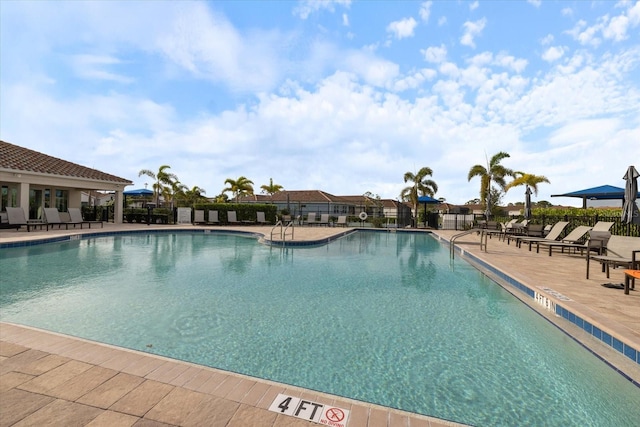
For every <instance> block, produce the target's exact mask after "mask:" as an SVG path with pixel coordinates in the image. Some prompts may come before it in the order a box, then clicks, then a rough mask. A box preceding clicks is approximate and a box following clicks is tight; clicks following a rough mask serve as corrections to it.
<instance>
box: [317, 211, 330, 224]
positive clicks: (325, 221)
mask: <svg viewBox="0 0 640 427" xmlns="http://www.w3.org/2000/svg"><path fill="white" fill-rule="evenodd" d="M318 225H326V226H327V227H328V226H329V214H321V215H320V221H318Z"/></svg>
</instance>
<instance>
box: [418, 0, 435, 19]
mask: <svg viewBox="0 0 640 427" xmlns="http://www.w3.org/2000/svg"><path fill="white" fill-rule="evenodd" d="M432 4H433V2H432V1H425V2H423V3H422V4H421V5H420V12H419V13H420V19H422V21H423V22H428V21H429V16H430V15H431V5H432Z"/></svg>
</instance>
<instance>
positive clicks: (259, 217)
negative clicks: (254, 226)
mask: <svg viewBox="0 0 640 427" xmlns="http://www.w3.org/2000/svg"><path fill="white" fill-rule="evenodd" d="M256 222H257V223H258V224H261V225H265V224H267V220H266V218H265V217H264V212H256Z"/></svg>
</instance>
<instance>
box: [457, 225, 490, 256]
mask: <svg viewBox="0 0 640 427" xmlns="http://www.w3.org/2000/svg"><path fill="white" fill-rule="evenodd" d="M485 231H486V230H485V229H484V228H471V229H469V230H466V231H463V232H462V233H458V234H455V235H453V236H452V237H451V240H449V256H450V257H451V259H454V258H455V252H456V251H455V246H454V243H455V240H456V239H457V238H458V237H462V236H466V235H467V234H471V233H480V250H482V247H483V246H484V251H485V252H486V251H487V242H488V241H489V233H485ZM483 241H484V244H483Z"/></svg>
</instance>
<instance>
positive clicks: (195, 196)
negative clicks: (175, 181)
mask: <svg viewBox="0 0 640 427" xmlns="http://www.w3.org/2000/svg"><path fill="white" fill-rule="evenodd" d="M205 194H206V191H205V189H204V188H200V187H198V186H193V187H191V189H189V188H187V186H186V185H182V184H180V185H179V187H178V191H177V192H176V193H175V196H174V197H176V198H177V199H179V200H181V201H183V202H184V204H185V205H188V206H195V205H196V204H197V203H199V202H203V201H205V200H207V198H206V197H205V196H204V195H205Z"/></svg>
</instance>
